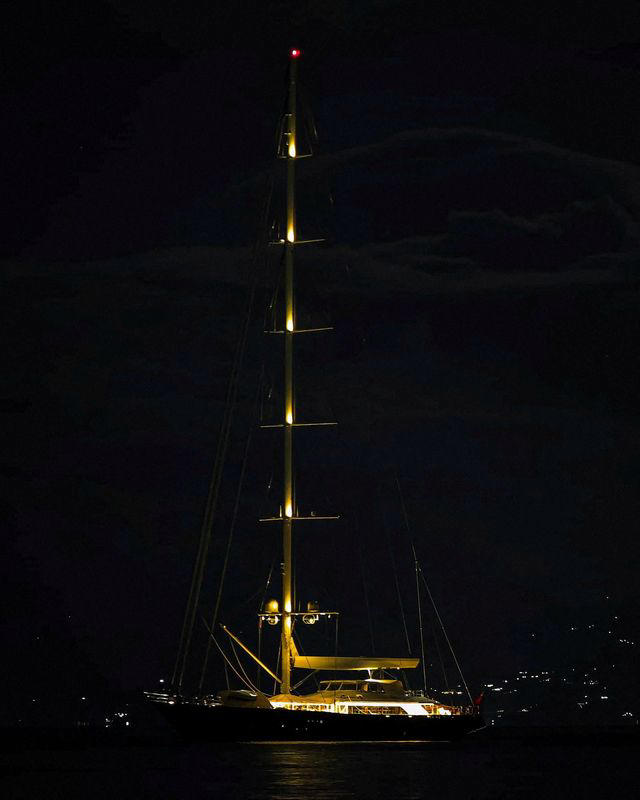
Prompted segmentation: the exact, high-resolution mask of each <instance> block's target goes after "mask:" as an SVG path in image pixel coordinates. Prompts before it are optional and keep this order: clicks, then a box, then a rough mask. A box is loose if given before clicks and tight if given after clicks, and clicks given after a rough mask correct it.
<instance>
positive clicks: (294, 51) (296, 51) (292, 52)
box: [290, 48, 300, 58]
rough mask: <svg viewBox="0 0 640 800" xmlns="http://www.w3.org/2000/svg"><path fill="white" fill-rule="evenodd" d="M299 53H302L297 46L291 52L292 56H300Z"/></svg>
mask: <svg viewBox="0 0 640 800" xmlns="http://www.w3.org/2000/svg"><path fill="white" fill-rule="evenodd" d="M299 55H300V51H299V50H296V49H295V48H294V49H293V50H292V51H291V53H290V56H291V58H298V57H299Z"/></svg>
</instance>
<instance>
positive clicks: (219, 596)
mask: <svg viewBox="0 0 640 800" xmlns="http://www.w3.org/2000/svg"><path fill="white" fill-rule="evenodd" d="M263 379H264V370H261V372H260V377H259V379H258V391H257V392H256V397H255V400H254V406H253V412H252V415H251V419H252V420H255V416H256V414H257V410H258V403H259V401H260V393H261V391H262V382H263ZM253 431H254V425H253V424H251V425H250V426H249V433H248V435H247V441H246V443H245V447H244V455H243V458H242V467H241V469H240V477H239V478H238V488H237V491H236V499H235V504H234V507H233V516H232V518H231V525H230V526H229V536H228V537H227V547H226V550H225V554H224V561H223V563H222V571H221V573H220V581H219V583H218V593H217V595H216V602H215V606H214V609H213V614H212V615H211V624H210V628H211V630H212V631H213V630H215V627H216V622H217V621H218V613H219V611H220V602H221V600H222V591H223V589H224V581H225V578H226V575H227V567H228V566H229V554H230V552H231V544H232V542H233V535H234V533H235V528H236V522H237V519H238V510H239V508H240V496H241V493H242V488H243V485H244V476H245V472H246V469H247V461H248V457H249V449H250V447H251V440H252V439H253ZM210 651H211V639H209V640H208V641H207V649H206V651H205V654H204V660H203V662H202V671H201V672H200V682H199V684H198V692H201V691H202V684H203V683H204V678H205V674H206V671H207V666H208V663H209V652H210Z"/></svg>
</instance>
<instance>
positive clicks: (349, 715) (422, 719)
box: [145, 49, 482, 741]
mask: <svg viewBox="0 0 640 800" xmlns="http://www.w3.org/2000/svg"><path fill="white" fill-rule="evenodd" d="M300 55H301V53H300V50H298V49H292V50H291V51H290V52H289V72H288V99H287V105H286V112H285V114H284V119H283V127H282V135H283V140H282V143H281V144H283V146H281V147H280V152H279V154H280V155H281V157H283V158H285V159H286V224H285V226H284V235H283V237H282V238H281V239H280V240H279V242H277V243H278V244H279V245H280V246H281V247H283V248H284V319H283V323H284V324H283V326H282V330H281V331H278V332H279V333H281V334H282V337H283V340H284V347H283V350H284V392H283V401H284V402H283V407H282V409H281V413H282V417H281V421H280V422H279V423H278V425H276V426H272V427H278V428H281V429H282V440H283V450H284V459H283V462H284V470H283V478H282V499H281V505H280V511H279V513H278V514H277V515H276V516H273V517H268V518H266V519H264V520H262V521H263V522H269V523H273V524H277V525H279V526H280V527H281V530H282V596H281V600H280V601H278V600H270V601H268V602H267V603H266V604H265V605H264V607H263V608H262V609H261V611H260V614H259V618H260V623H261V624H262V623H265V624H268V625H272V626H280V658H279V661H278V664H277V665H276V667H275V668H274V669H272V668H270V667H269V666H268V665H267V664H266V663H265V662H264V661H263V660H262V659H261V657H260V656H259V655H256V654H255V653H253V652H252V651H251V649H250V648H249V647H248V646H247V645H246V644H245V643H243V642H242V641H241V639H240V638H239V637H237V636H236V635H235V634H234V633H233V632H232V631H230V630H229V629H228V628H227V627H225V626H221V627H222V630H223V631H224V633H225V634H226V635H227V636H228V637H229V639H230V640H231V643H232V647H233V648H234V651H235V645H238V646H239V647H240V648H242V650H243V651H244V652H245V653H246V654H247V655H248V656H249V657H250V658H252V659H253V660H254V661H255V662H256V663H257V665H258V666H259V668H260V669H261V670H263V671H264V672H265V673H266V674H268V675H269V676H270V677H271V678H272V679H273V681H274V685H276V686H277V687H279V691H278V692H277V693H274V694H272V695H268V694H266V693H264V692H262V691H260V690H259V689H258V688H257V686H256V685H254V684H253V683H252V682H251V681H250V680H249V678H248V675H247V673H246V671H245V670H243V669H242V668H241V667H240V669H237V668H236V667H235V666H234V664H233V662H232V661H231V660H229V659H228V666H229V667H230V668H231V669H232V670H233V671H234V672H235V673H236V675H237V677H238V678H239V680H241V681H242V682H243V683H244V684H245V686H246V688H242V689H227V690H224V691H220V692H219V693H217V694H215V695H207V694H203V693H202V692H200V693H199V694H197V695H195V696H188V695H186V694H185V693H184V692H183V690H182V677H183V674H184V663H185V660H186V654H187V652H188V649H189V641H190V637H191V632H192V628H193V622H194V619H195V613H196V612H195V609H196V607H197V595H198V593H199V589H200V585H201V582H202V568H201V566H197V567H196V570H195V571H194V584H192V591H191V594H190V600H189V603H190V605H189V606H188V613H187V615H185V627H183V635H182V640H181V651H180V654H179V658H178V661H177V663H176V670H174V675H173V681H172V684H173V685H172V689H171V690H170V691H169V692H163V693H160V692H147V693H145V694H146V697H147V699H148V700H149V701H150V702H152V703H153V704H154V705H155V706H156V707H157V708H159V709H160V710H161V711H162V713H163V714H164V716H165V717H166V718H167V719H168V720H169V721H170V722H171V723H172V724H173V725H174V726H175V727H177V728H178V729H179V730H180V731H182V732H183V733H184V734H186V735H187V736H189V737H197V738H205V739H209V740H218V741H250V740H281V741H282V740H307V739H316V740H317V739H342V740H349V739H351V740H391V741H399V740H434V739H435V740H450V739H454V738H458V737H460V736H462V735H464V734H465V733H468V732H470V731H472V730H475V729H478V728H480V727H482V718H481V713H480V705H479V703H474V702H473V701H472V700H471V697H470V696H469V702H468V703H467V704H466V705H457V704H450V703H444V702H441V701H439V700H436V699H433V698H431V697H429V696H427V694H426V693H425V691H424V690H423V691H415V690H413V691H412V690H410V689H408V688H407V687H406V686H405V683H404V682H403V679H402V677H401V676H402V675H403V673H404V671H405V670H413V669H416V668H417V667H418V665H419V663H420V660H419V659H418V658H414V657H405V656H399V657H385V658H381V657H363V656H353V657H351V656H338V655H337V653H335V654H333V655H324V656H323V655H306V654H303V653H300V652H299V651H298V647H297V646H296V642H295V640H294V629H295V628H296V625H298V623H302V624H303V625H313V624H315V623H317V622H319V621H321V620H325V621H326V620H331V618H336V617H337V612H335V611H323V610H321V609H320V608H319V607H318V605H317V604H316V603H309V604H308V605H307V608H306V610H304V611H299V610H295V609H294V603H293V594H294V591H293V571H294V565H293V562H292V538H293V534H294V530H295V528H296V525H297V523H298V522H299V521H301V520H304V519H311V518H313V520H315V521H318V520H323V519H336V518H337V517H332V516H317V515H311V517H308V518H307V517H303V516H301V515H299V512H298V506H297V503H296V498H295V496H294V480H293V475H294V463H293V461H294V450H293V440H294V433H295V430H296V427H299V426H301V425H304V423H303V422H300V421H298V420H297V419H296V413H295V402H294V397H295V391H294V389H295V387H294V373H293V356H294V340H295V337H296V335H297V334H299V333H302V332H305V331H303V329H302V328H300V327H299V326H298V320H297V319H296V313H295V298H294V254H295V251H296V246H297V245H298V244H301V243H302V242H301V241H300V239H299V238H298V227H297V223H296V192H295V190H296V162H297V160H298V159H299V158H300V157H301V154H300V152H299V148H298V130H297V116H296V83H297V72H298V63H299V60H300ZM203 550H204V554H203ZM204 557H206V546H205V547H204V548H203V547H201V552H200V554H199V559H200V561H201V560H202V558H204ZM416 564H417V561H416ZM417 574H418V573H417V572H416V575H417ZM198 575H199V579H198V580H199V583H198V580H196V577H197V576H198ZM194 587H195V588H194ZM194 598H195V599H194ZM189 608H190V611H189ZM188 620H189V621H188ZM189 626H191V629H189ZM214 633H215V632H214V631H213V630H210V629H208V634H209V636H210V637H211V640H212V641H214V642H215V643H216V645H218V642H217V640H216V639H215V636H214ZM218 649H219V650H220V651H221V653H222V655H223V657H225V658H226V656H225V654H224V651H223V649H222V648H221V647H220V646H219V645H218ZM235 652H237V651H235ZM278 670H279V672H278ZM294 670H298V671H304V672H305V673H306V675H307V676H310V675H311V674H316V673H321V674H326V673H328V674H329V675H330V677H328V678H325V679H323V680H320V681H319V682H318V684H317V688H316V690H315V691H312V692H308V693H306V694H302V693H299V692H298V691H297V686H298V684H294V682H293V675H294ZM423 671H424V666H423ZM298 674H299V673H298ZM345 674H346V675H351V676H354V675H355V677H345ZM302 682H303V681H299V683H302Z"/></svg>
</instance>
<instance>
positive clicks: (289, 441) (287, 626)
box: [281, 50, 300, 694]
mask: <svg viewBox="0 0 640 800" xmlns="http://www.w3.org/2000/svg"><path fill="white" fill-rule="evenodd" d="M289 55H290V60H289V99H288V108H287V126H286V132H287V143H286V144H287V228H286V240H285V243H284V265H285V266H284V272H285V274H284V287H285V288H284V295H285V330H284V409H283V412H284V480H283V492H284V497H283V500H284V502H283V509H284V514H283V517H282V553H283V565H282V642H281V648H282V693H283V694H288V693H289V692H290V691H291V651H292V646H291V645H292V618H291V612H292V611H293V591H292V563H291V561H292V559H291V534H292V528H293V516H294V512H295V508H294V497H293V415H294V400H293V332H294V326H295V316H294V304H293V251H294V247H295V241H296V208H295V177H296V172H295V166H296V73H297V65H298V57H299V55H300V51H299V50H291V51H290V53H289Z"/></svg>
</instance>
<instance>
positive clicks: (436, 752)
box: [0, 740, 640, 800]
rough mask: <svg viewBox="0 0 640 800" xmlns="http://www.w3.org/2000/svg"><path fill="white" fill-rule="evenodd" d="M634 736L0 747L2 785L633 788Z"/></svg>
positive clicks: (374, 792) (187, 789)
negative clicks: (621, 739)
mask: <svg viewBox="0 0 640 800" xmlns="http://www.w3.org/2000/svg"><path fill="white" fill-rule="evenodd" d="M639 755H640V750H639V748H638V746H637V745H633V744H623V745H620V744H610V743H609V744H606V743H603V744H594V743H590V744H584V743H582V744H566V743H563V744H560V743H553V742H546V743H540V742H537V743H532V742H528V743H527V742H523V741H521V740H513V741H508V740H507V741H494V742H491V741H489V742H486V741H485V742H471V741H469V740H465V741H464V742H461V743H459V744H455V745H444V744H410V743H406V744H380V743H376V744H373V743H372V744H366V743H350V744H344V743H339V744H337V743H336V744H332V743H317V744H304V743H301V744H253V745H249V744H245V745H235V746H231V745H225V746H220V745H215V746H214V745H207V746H205V745H197V746H195V745H188V746H187V745H182V746H178V745H168V746H162V747H160V746H156V747H133V746H129V747H109V748H104V747H102V748H100V747H91V748H87V749H84V750H77V749H76V750H57V751H45V750H32V751H24V752H21V753H12V754H3V755H2V756H0V766H1V770H2V772H1V775H2V778H1V781H0V788H1V790H2V797H3V798H7V800H9V799H10V800H32V799H33V798H47V800H55V799H57V798H64V800H75V798H90V800H101V799H102V798H113V799H114V800H125V799H128V798H139V799H140V800H142V799H143V798H144V800H147V799H149V800H151V799H152V798H158V799H159V800H165V798H166V799H167V800H169V799H170V800H181V799H182V798H184V800H197V799H198V798H227V797H228V798H234V799H236V798H237V799H238V800H242V799H243V798H255V799H256V800H263V799H264V800H275V799H276V798H277V800H288V798H291V799H292V800H306V798H309V800H311V798H314V799H315V798H323V799H324V798H326V800H334V798H335V800H345V799H346V798H385V800H414V798H434V800H443V799H444V798H454V799H457V798H461V799H462V798H464V799H465V800H472V798H478V799H479V798H482V800H498V799H499V798H545V800H547V799H548V798H571V799H573V798H578V799H579V798H589V799H590V800H591V798H603V799H605V798H606V799H608V798H616V800H617V799H618V798H626V797H629V798H632V797H633V798H636V797H637V796H638V786H637V783H638V780H637V777H636V772H637V765H638V756H639Z"/></svg>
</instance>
